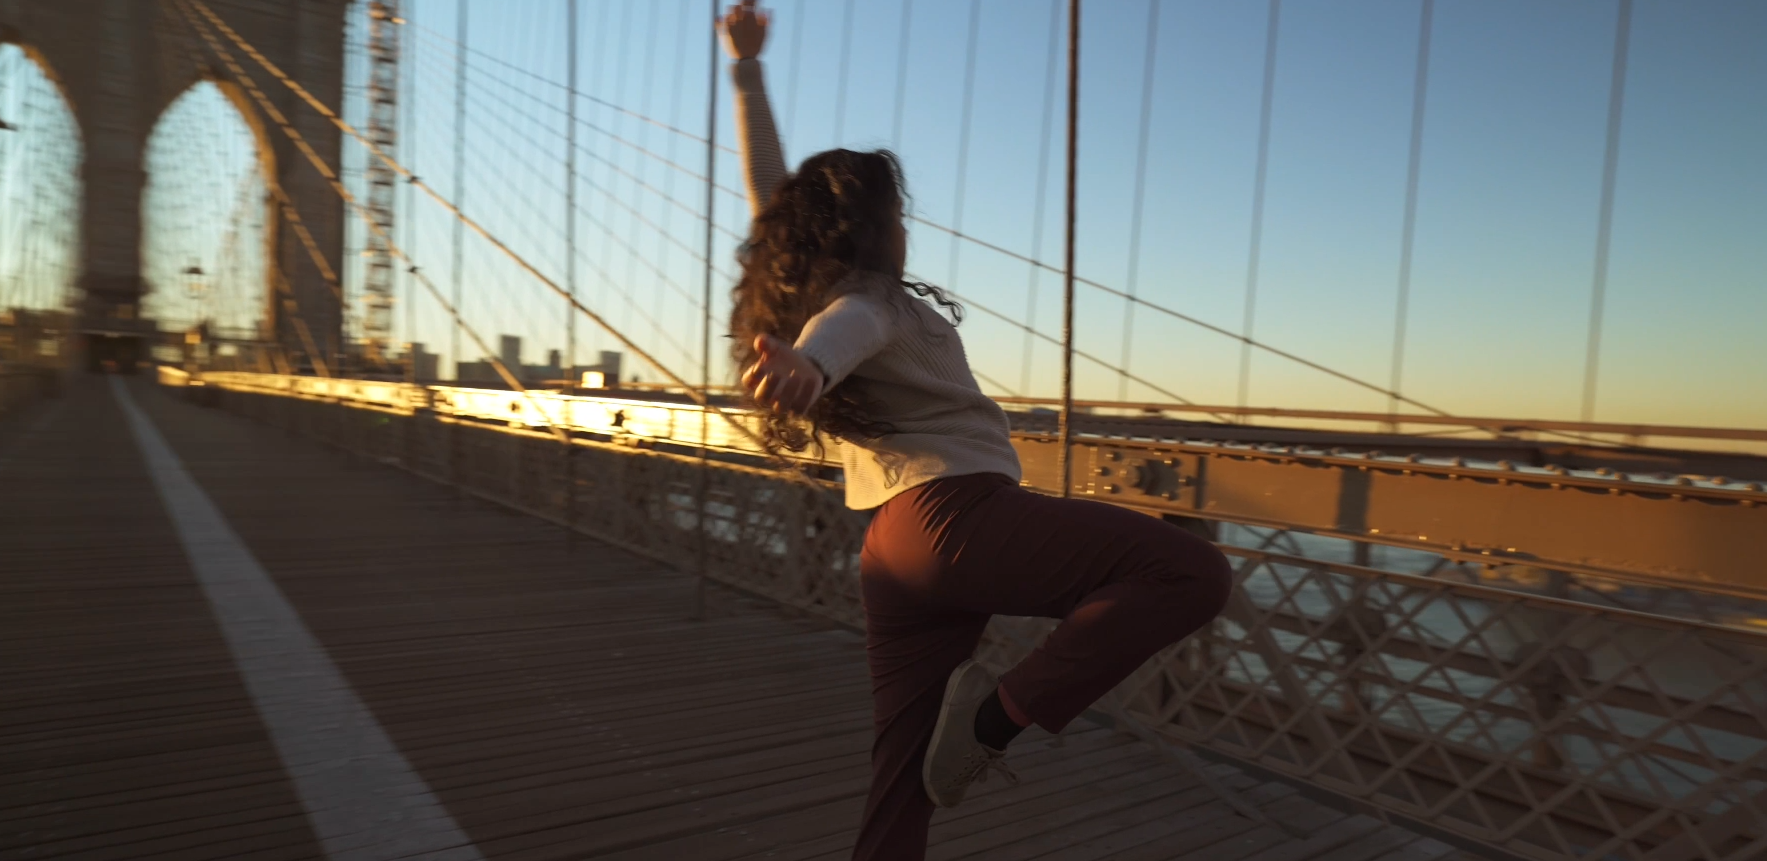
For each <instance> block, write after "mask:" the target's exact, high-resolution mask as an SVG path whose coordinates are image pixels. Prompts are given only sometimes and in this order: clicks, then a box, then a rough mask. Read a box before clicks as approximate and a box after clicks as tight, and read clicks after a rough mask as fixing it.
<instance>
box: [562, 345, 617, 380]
mask: <svg viewBox="0 0 1767 861" xmlns="http://www.w3.org/2000/svg"><path fill="white" fill-rule="evenodd" d="M621 358H622V357H621V355H620V353H619V352H618V351H616V350H602V351H601V361H599V362H597V363H595V364H593V365H578V366H576V367H574V368H572V369H571V382H572V383H574V384H576V385H578V386H581V387H583V388H586V389H603V388H617V387H618V386H619V384H620V359H621Z"/></svg>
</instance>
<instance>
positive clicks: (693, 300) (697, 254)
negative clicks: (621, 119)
mask: <svg viewBox="0 0 1767 861" xmlns="http://www.w3.org/2000/svg"><path fill="white" fill-rule="evenodd" d="M468 103H469V104H479V103H478V102H477V101H476V100H474V99H471V98H470V97H469V98H468ZM491 136H492V137H493V138H495V139H496V140H497V141H498V142H500V143H503V144H505V145H507V144H508V139H507V138H505V137H503V136H500V135H496V134H495V133H491ZM468 149H471V150H474V151H476V148H474V147H472V146H471V145H470V144H469V145H468ZM580 151H581V152H584V153H586V154H588V155H589V156H591V157H592V158H596V159H597V160H598V161H603V163H605V164H608V166H609V167H610V168H612V169H614V170H616V171H617V170H620V168H619V167H618V166H617V165H613V164H611V163H607V162H605V161H604V160H602V159H600V158H599V156H597V155H596V154H595V153H594V152H592V151H589V150H586V149H580ZM511 161H514V162H516V163H518V164H523V165H524V166H526V162H523V161H522V160H520V159H512V160H511ZM528 170H529V172H530V173H535V172H536V171H535V169H534V168H532V167H531V166H529V167H528ZM628 176H630V174H628ZM580 179H581V181H582V182H584V183H585V184H587V185H588V186H589V187H590V188H593V189H595V190H596V191H599V192H601V193H602V194H603V195H605V196H606V199H607V200H608V201H609V202H610V203H612V204H614V205H615V206H618V207H619V208H621V209H622V210H624V211H625V212H627V213H628V214H630V215H631V216H632V217H633V218H635V219H637V220H638V222H639V223H641V224H643V225H644V226H646V227H649V228H651V229H652V230H656V231H658V232H659V233H662V234H663V236H664V238H665V239H667V240H669V241H671V242H673V243H675V244H676V245H677V246H679V247H680V248H681V249H682V250H683V251H685V252H686V253H688V254H689V255H692V256H693V259H694V260H696V261H699V262H702V263H703V262H704V261H705V256H704V254H703V252H701V251H699V250H697V249H694V248H692V247H690V246H688V245H686V244H685V243H683V242H681V241H680V240H679V239H676V238H675V237H674V236H672V235H669V234H668V233H667V232H666V231H664V230H663V228H662V227H661V226H659V225H657V224H656V222H654V221H652V220H651V219H650V218H649V217H647V216H645V215H644V214H643V213H642V212H640V211H639V210H638V209H636V208H635V207H633V206H632V205H631V204H629V203H626V202H625V201H623V200H621V199H619V197H618V196H617V195H615V194H614V193H613V191H612V190H611V189H609V188H607V187H606V186H603V185H602V184H600V183H598V182H596V181H595V180H594V179H592V178H590V177H587V176H585V177H581V178H580ZM633 180H634V181H635V182H638V183H640V184H642V185H644V187H645V189H646V190H647V191H650V192H652V193H653V194H657V195H659V196H661V197H664V198H665V199H666V200H669V201H671V202H674V203H675V205H676V206H677V207H680V208H682V209H687V207H686V206H684V205H683V204H681V203H680V202H679V201H678V200H675V199H674V198H673V197H672V196H670V195H669V194H668V193H667V192H662V191H658V190H657V189H655V188H654V187H651V186H649V185H648V184H646V183H644V182H643V181H642V180H639V179H637V178H636V177H633ZM687 211H688V212H690V213H691V214H692V215H693V216H694V217H695V218H700V219H703V218H704V216H703V215H701V214H700V213H698V212H694V211H693V210H691V209H688V210H687ZM576 212H577V214H579V215H582V216H584V217H586V218H588V219H589V220H590V222H591V223H592V224H594V225H596V226H597V227H599V228H600V229H601V230H603V231H612V230H613V229H614V228H613V226H612V225H609V224H607V223H606V222H605V221H602V220H600V219H598V218H596V217H595V215H594V214H593V213H592V212H591V211H590V210H589V209H588V208H587V204H583V205H579V206H577V207H576ZM730 235H731V237H732V238H734V239H737V240H738V241H741V237H738V236H736V234H734V233H731V234H730ZM612 239H613V241H615V242H618V243H619V244H620V247H621V248H623V249H625V250H626V251H627V253H629V254H632V255H634V256H635V257H637V258H638V260H639V262H641V263H643V264H644V266H645V267H646V268H647V269H649V270H651V271H652V272H653V273H656V274H657V275H659V276H660V277H661V278H662V279H663V281H664V282H665V283H666V284H668V285H669V286H670V287H671V288H673V289H674V290H675V292H676V293H677V294H678V295H680V296H681V297H682V299H684V300H685V301H686V302H687V303H688V304H690V305H693V306H695V307H698V305H699V298H698V297H696V296H693V295H691V294H689V293H688V292H687V290H686V288H684V287H682V286H681V285H680V284H679V283H677V282H676V281H675V280H674V279H673V278H670V277H669V276H668V275H667V274H665V273H664V272H663V271H662V269H660V268H659V264H658V263H657V262H656V261H654V260H652V259H651V258H650V257H648V256H645V255H644V254H643V253H642V252H639V251H638V250H637V249H636V248H635V247H634V246H632V245H631V244H630V243H629V242H627V241H626V240H624V239H621V238H619V237H618V236H613V237H612Z"/></svg>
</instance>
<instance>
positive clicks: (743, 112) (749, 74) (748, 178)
mask: <svg viewBox="0 0 1767 861" xmlns="http://www.w3.org/2000/svg"><path fill="white" fill-rule="evenodd" d="M769 20H770V16H769V15H768V14H767V13H766V12H763V11H761V10H759V9H756V8H755V0H743V2H742V3H741V4H740V5H737V6H733V7H731V8H730V12H729V14H726V15H725V16H724V20H723V21H722V22H721V23H722V27H721V29H722V30H723V33H724V49H725V50H726V51H728V52H729V53H730V56H731V57H732V58H733V59H734V60H735V62H733V63H731V64H730V78H731V81H732V82H734V83H735V85H736V138H737V141H738V142H739V146H740V147H741V148H742V168H743V169H742V173H743V181H744V182H745V183H746V184H747V185H748V193H749V215H750V216H751V217H752V216H754V215H758V214H760V212H761V208H762V207H764V206H766V205H767V201H768V200H770V199H772V197H773V190H774V189H776V188H778V187H779V183H780V182H782V181H783V180H784V179H785V156H784V155H783V154H782V153H781V152H780V149H779V130H778V128H777V127H775V126H774V124H773V109H772V108H771V107H770V106H769V105H768V104H767V86H766V82H765V81H764V80H763V78H762V74H761V61H760V60H759V59H758V58H759V57H760V55H761V47H762V45H764V44H766V41H767V24H768V21H769Z"/></svg>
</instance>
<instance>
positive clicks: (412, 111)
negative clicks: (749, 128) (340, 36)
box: [265, 3, 422, 383]
mask: <svg viewBox="0 0 1767 861" xmlns="http://www.w3.org/2000/svg"><path fill="white" fill-rule="evenodd" d="M404 17H405V24H404V26H406V27H412V26H413V25H412V23H411V22H412V21H413V20H414V19H415V18H416V17H417V4H416V3H409V4H406V7H405V16H404ZM411 33H412V38H410V39H405V40H402V41H401V45H402V46H403V48H402V50H403V52H404V56H403V57H402V58H401V59H402V60H403V61H404V62H402V63H400V66H401V68H403V69H404V72H405V122H404V124H403V128H404V130H405V132H404V133H405V136H406V137H407V138H408V139H409V140H410V141H411V148H410V150H409V152H407V154H406V156H405V159H406V162H405V166H406V167H409V168H411V169H413V170H415V169H416V168H417V142H418V141H419V140H420V139H421V138H422V136H421V135H419V134H417V43H418V42H419V41H420V40H419V39H418V38H417V36H416V34H417V31H416V30H415V29H412V31H411ZM416 194H417V190H416V189H415V188H412V187H411V183H409V182H407V183H405V216H404V217H403V218H401V219H399V221H400V223H402V224H403V225H404V226H405V252H406V253H407V254H412V253H414V252H415V250H416V248H417V223H416V220H415V219H416V216H417V213H416V208H417V198H416ZM265 265H266V267H268V266H269V265H271V264H270V263H269V262H268V261H266V263H265ZM416 344H417V273H416V272H414V271H412V267H409V266H407V267H406V268H405V345H406V346H405V354H406V355H405V363H406V364H408V365H410V366H411V367H410V370H409V371H407V372H406V375H405V376H406V382H410V383H416V382H417V380H418V378H417V359H418V356H417V351H416V350H415V349H414V346H415V345H416Z"/></svg>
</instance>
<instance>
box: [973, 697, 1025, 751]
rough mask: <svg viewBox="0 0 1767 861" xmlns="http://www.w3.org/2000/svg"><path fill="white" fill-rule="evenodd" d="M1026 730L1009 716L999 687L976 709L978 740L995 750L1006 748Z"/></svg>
mask: <svg viewBox="0 0 1767 861" xmlns="http://www.w3.org/2000/svg"><path fill="white" fill-rule="evenodd" d="M1024 731H1025V728H1024V727H1022V726H1019V725H1018V724H1016V723H1013V722H1012V718H1011V717H1008V716H1007V714H1006V706H1004V705H1001V703H1000V690H999V689H998V688H996V689H995V690H994V692H993V693H991V694H989V695H988V698H987V699H986V700H983V701H982V706H981V708H979V709H976V741H979V742H981V743H982V744H985V745H987V746H989V747H991V748H993V749H995V750H1005V749H1006V746H1007V745H1008V744H1011V743H1012V740H1013V739H1015V738H1018V734H1019V733H1021V732H1024Z"/></svg>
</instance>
